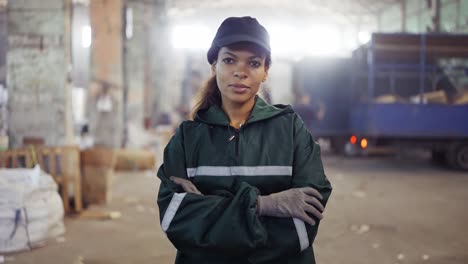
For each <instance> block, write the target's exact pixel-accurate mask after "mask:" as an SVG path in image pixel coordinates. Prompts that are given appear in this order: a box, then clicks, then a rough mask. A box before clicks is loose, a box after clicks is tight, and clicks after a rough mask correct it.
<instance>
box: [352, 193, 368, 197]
mask: <svg viewBox="0 0 468 264" xmlns="http://www.w3.org/2000/svg"><path fill="white" fill-rule="evenodd" d="M352 195H353V196H354V197H357V198H366V196H367V193H366V192H364V191H354V192H353V193H352Z"/></svg>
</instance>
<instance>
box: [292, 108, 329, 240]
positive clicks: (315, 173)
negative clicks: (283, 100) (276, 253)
mask: <svg viewBox="0 0 468 264" xmlns="http://www.w3.org/2000/svg"><path fill="white" fill-rule="evenodd" d="M295 130H296V133H295V149H294V165H293V182H292V185H293V186H292V187H293V188H298V187H312V188H314V189H316V190H317V191H319V192H320V194H321V195H322V196H323V200H321V202H322V204H323V206H324V207H325V205H326V204H327V202H328V198H329V197H330V195H331V191H332V187H331V184H330V182H329V181H328V179H327V177H326V176H325V172H324V169H323V164H322V158H321V155H320V145H319V144H317V143H316V142H315V141H314V139H313V138H312V135H311V134H310V132H309V131H308V130H307V128H306V127H305V125H304V122H303V121H302V120H301V119H300V117H299V116H297V115H296V119H295ZM314 220H315V221H316V225H314V226H311V225H309V224H306V223H304V222H303V221H302V220H298V219H294V224H295V225H296V228H297V229H298V230H299V229H304V228H305V230H304V231H307V232H306V233H305V232H304V236H301V235H299V240H300V244H301V249H304V248H307V247H309V246H311V245H312V243H313V242H314V240H315V236H316V235H317V230H318V227H319V224H320V221H319V220H318V219H316V218H314ZM301 226H303V227H304V228H302V227H301Z"/></svg>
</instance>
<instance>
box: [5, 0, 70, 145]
mask: <svg viewBox="0 0 468 264" xmlns="http://www.w3.org/2000/svg"><path fill="white" fill-rule="evenodd" d="M70 7H71V0H43V1H37V0H15V1H8V6H7V10H8V11H7V12H8V18H7V21H8V31H9V33H8V53H7V67H6V68H7V83H8V90H9V102H8V104H9V126H8V127H9V136H10V146H12V147H19V146H21V145H22V144H23V140H24V138H25V137H31V138H39V139H41V140H43V141H44V142H45V144H47V145H52V146H57V145H63V144H68V143H71V141H72V138H73V130H72V123H71V102H70V101H71V96H70V85H69V79H68V78H67V76H69V73H68V71H69V65H70V52H69V49H70V47H69V44H70V42H69V39H70V32H69V28H70V27H69V26H70V24H69V23H70V18H71V14H70ZM67 31H68V32H67Z"/></svg>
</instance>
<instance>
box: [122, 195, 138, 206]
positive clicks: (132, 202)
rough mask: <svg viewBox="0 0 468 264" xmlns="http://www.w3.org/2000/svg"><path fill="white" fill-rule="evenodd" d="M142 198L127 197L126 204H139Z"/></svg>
mask: <svg viewBox="0 0 468 264" xmlns="http://www.w3.org/2000/svg"><path fill="white" fill-rule="evenodd" d="M139 201H140V200H139V199H137V198H135V197H127V198H125V204H127V205H134V204H137V203H138V202H139Z"/></svg>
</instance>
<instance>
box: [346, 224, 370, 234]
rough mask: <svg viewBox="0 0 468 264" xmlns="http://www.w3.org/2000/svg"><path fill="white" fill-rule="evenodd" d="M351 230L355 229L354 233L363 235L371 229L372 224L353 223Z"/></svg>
mask: <svg viewBox="0 0 468 264" xmlns="http://www.w3.org/2000/svg"><path fill="white" fill-rule="evenodd" d="M351 231H353V232H354V233H356V234H358V235H362V234H364V233H367V232H369V231H370V226H369V225H360V226H358V225H352V226H351Z"/></svg>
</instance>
